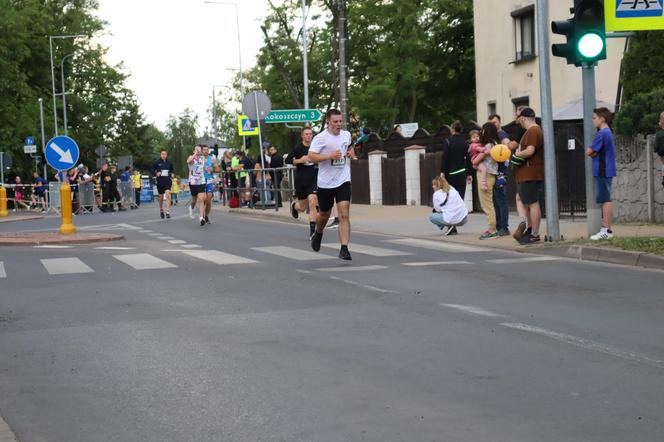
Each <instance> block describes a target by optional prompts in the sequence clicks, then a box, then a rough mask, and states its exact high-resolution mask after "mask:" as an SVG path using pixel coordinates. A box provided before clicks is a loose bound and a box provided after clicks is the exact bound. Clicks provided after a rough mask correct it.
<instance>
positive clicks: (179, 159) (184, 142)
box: [163, 109, 198, 178]
mask: <svg viewBox="0 0 664 442" xmlns="http://www.w3.org/2000/svg"><path fill="white" fill-rule="evenodd" d="M166 126H167V129H166V137H165V138H166V140H165V145H164V146H163V148H164V149H166V150H167V151H168V153H169V159H170V160H171V162H172V163H173V167H174V168H175V174H176V175H177V176H178V177H180V178H183V177H186V176H188V173H189V172H188V169H187V157H189V155H191V153H192V151H193V150H194V146H195V145H196V140H197V139H198V116H197V115H196V114H195V113H194V111H192V110H191V109H185V110H184V111H183V112H182V113H180V115H178V116H177V117H175V116H171V117H169V119H168V122H167V123H166Z"/></svg>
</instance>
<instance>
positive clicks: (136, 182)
mask: <svg viewBox="0 0 664 442" xmlns="http://www.w3.org/2000/svg"><path fill="white" fill-rule="evenodd" d="M131 187H132V189H134V199H135V201H134V204H135V205H136V207H140V206H141V190H143V182H142V181H141V172H140V171H138V170H136V169H134V172H133V173H132V174H131Z"/></svg>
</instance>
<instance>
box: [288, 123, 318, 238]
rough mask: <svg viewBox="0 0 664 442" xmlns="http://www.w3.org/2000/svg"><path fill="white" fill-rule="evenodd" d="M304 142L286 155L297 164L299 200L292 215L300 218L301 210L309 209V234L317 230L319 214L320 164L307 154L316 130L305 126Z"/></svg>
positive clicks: (291, 161) (293, 208) (296, 192)
mask: <svg viewBox="0 0 664 442" xmlns="http://www.w3.org/2000/svg"><path fill="white" fill-rule="evenodd" d="M301 137H302V142H301V143H300V144H298V145H297V146H295V147H294V148H293V150H292V151H291V152H290V153H289V154H288V157H286V163H287V164H293V165H294V166H295V168H296V169H295V197H296V198H297V201H296V202H294V203H293V204H292V205H291V215H292V216H293V218H298V217H299V216H300V212H304V211H306V210H307V209H309V236H310V237H311V236H312V235H313V234H314V232H315V231H316V217H317V216H318V197H317V196H316V187H317V182H318V166H316V165H315V164H314V163H312V162H311V161H309V157H308V156H307V154H308V153H309V146H311V140H313V138H314V131H313V130H312V129H311V128H310V127H305V128H303V129H302V131H301Z"/></svg>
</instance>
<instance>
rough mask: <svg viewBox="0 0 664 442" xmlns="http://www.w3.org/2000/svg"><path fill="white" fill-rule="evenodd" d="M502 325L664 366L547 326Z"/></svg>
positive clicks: (609, 353) (636, 354) (643, 357)
mask: <svg viewBox="0 0 664 442" xmlns="http://www.w3.org/2000/svg"><path fill="white" fill-rule="evenodd" d="M500 325H502V326H503V327H507V328H511V329H514V330H519V331H523V332H527V333H534V334H536V335H540V336H544V337H547V338H551V339H554V340H556V341H559V342H564V343H565V344H570V345H573V346H575V347H579V348H583V349H585V350H591V351H596V352H599V353H604V354H607V355H609V356H615V357H617V358H621V359H627V360H629V361H633V362H639V363H643V364H648V365H652V366H655V367H658V368H664V360H660V359H654V358H651V357H649V356H646V355H642V354H640V353H635V352H632V351H628V350H623V349H620V348H617V347H612V346H610V345H605V344H600V343H599V342H594V341H590V340H587V339H583V338H579V337H576V336H572V335H568V334H566V333H559V332H556V331H553V330H547V329H545V328H540V327H534V326H532V325H528V324H520V323H511V322H509V323H508V322H506V323H502V324H500Z"/></svg>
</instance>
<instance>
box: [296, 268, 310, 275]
mask: <svg viewBox="0 0 664 442" xmlns="http://www.w3.org/2000/svg"><path fill="white" fill-rule="evenodd" d="M295 271H296V272H298V273H304V274H306V275H310V274H312V273H313V272H312V271H311V270H303V269H295Z"/></svg>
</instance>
